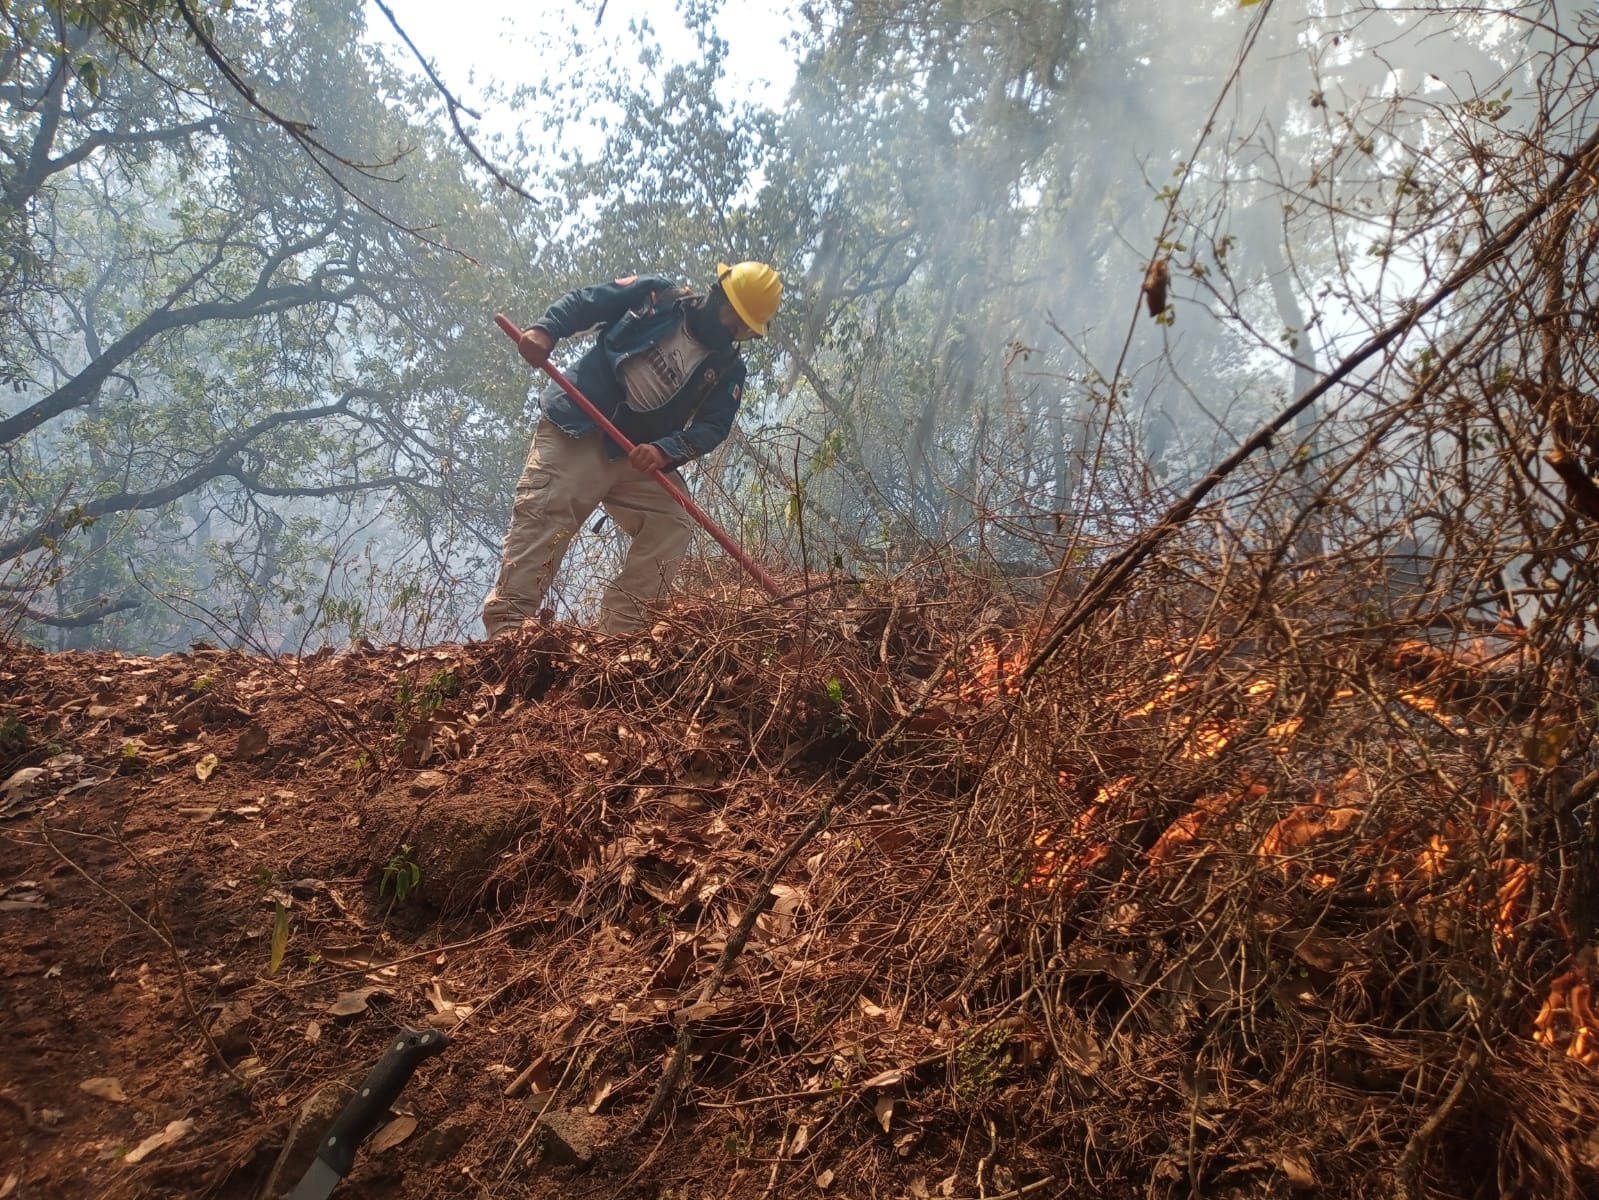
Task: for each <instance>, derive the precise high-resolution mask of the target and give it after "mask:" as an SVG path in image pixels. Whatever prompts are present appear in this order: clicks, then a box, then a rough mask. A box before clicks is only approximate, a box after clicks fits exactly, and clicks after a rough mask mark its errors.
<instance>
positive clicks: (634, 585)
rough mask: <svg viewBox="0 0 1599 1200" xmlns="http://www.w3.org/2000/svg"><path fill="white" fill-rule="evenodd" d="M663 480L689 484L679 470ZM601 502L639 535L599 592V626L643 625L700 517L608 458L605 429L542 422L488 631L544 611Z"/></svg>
mask: <svg viewBox="0 0 1599 1200" xmlns="http://www.w3.org/2000/svg"><path fill="white" fill-rule="evenodd" d="M667 478H668V479H670V480H671V481H672V482H673V483H675V484H676V485H677V486H678V487H679V488H682V487H683V486H684V485H683V477H682V476H681V475H679V474H678V473H677V472H676V471H668V472H667ZM599 505H604V506H605V511H606V513H607V514H608V515H609V516H610V518H611V520H613V521H615V522H616V524H617V526H618V527H619V528H620V529H621V530H622V532H623V533H626V534H627V535H628V536H629V537H631V538H632V539H633V542H632V545H631V546H629V547H628V551H627V560H626V562H624V563H623V564H622V572H621V574H620V575H618V576H617V577H616V578H615V579H614V580H612V581H611V583H610V585H609V586H607V587H606V589H605V594H604V596H603V597H602V598H601V600H600V628H601V629H602V630H603V631H604V632H606V633H625V632H627V631H629V630H632V629H638V628H640V627H641V626H642V625H643V624H644V607H643V606H644V604H645V603H646V602H648V601H651V600H654V599H656V598H657V597H659V596H661V595H662V594H663V593H665V591H666V589H667V588H668V587H669V586H670V585H671V582H672V577H673V576H674V575H676V574H677V568H678V564H680V563H681V562H682V561H683V555H684V554H685V553H686V552H687V550H688V544H689V540H690V539H691V538H692V536H693V534H694V519H693V518H692V517H690V516H689V515H688V513H687V512H685V511H684V510H683V507H682V506H681V505H680V504H678V503H677V501H675V500H673V499H672V498H671V497H670V496H668V495H667V494H666V489H665V488H663V487H661V485H660V484H658V483H656V482H655V480H654V479H653V478H652V477H651V476H649V475H646V474H644V473H643V472H641V471H638V470H635V469H634V467H633V466H632V464H631V463H629V462H628V461H627V459H625V458H618V459H611V458H607V457H606V454H605V438H604V435H603V434H601V433H599V432H594V433H591V434H589V435H588V436H587V437H584V438H571V437H568V436H567V435H566V434H564V433H562V432H561V431H560V430H559V429H557V428H556V427H555V426H554V425H553V424H552V423H551V422H550V421H548V420H541V421H540V422H539V427H538V430H537V431H536V432H535V433H534V435H533V445H532V447H531V448H530V449H529V450H528V455H527V466H526V467H525V468H524V469H523V471H522V477H521V479H519V480H518V481H517V484H516V503H515V504H514V505H513V506H512V508H511V526H510V528H509V529H508V530H506V533H505V551H504V554H503V556H502V559H501V563H500V577H499V579H498V580H497V581H496V582H495V584H494V590H493V591H491V592H490V593H489V596H488V599H487V600H485V601H484V603H483V628H484V629H485V630H487V631H488V635H489V636H490V637H498V636H499V635H500V634H502V633H506V632H509V631H510V630H512V629H515V628H516V627H517V626H519V625H521V624H522V622H524V621H527V620H531V619H532V618H534V617H536V616H538V614H539V610H540V609H541V608H543V606H544V598H545V596H546V595H547V594H548V593H549V590H550V585H551V584H552V583H553V582H554V581H555V573H556V572H557V571H558V570H560V567H561V559H562V558H563V557H564V556H565V554H566V549H567V547H568V546H570V545H571V544H572V539H573V538H575V537H576V536H577V534H578V531H579V530H581V529H582V528H583V522H585V521H587V520H588V519H589V517H590V515H591V514H592V513H593V512H594V509H595V508H596V507H597V506H599Z"/></svg>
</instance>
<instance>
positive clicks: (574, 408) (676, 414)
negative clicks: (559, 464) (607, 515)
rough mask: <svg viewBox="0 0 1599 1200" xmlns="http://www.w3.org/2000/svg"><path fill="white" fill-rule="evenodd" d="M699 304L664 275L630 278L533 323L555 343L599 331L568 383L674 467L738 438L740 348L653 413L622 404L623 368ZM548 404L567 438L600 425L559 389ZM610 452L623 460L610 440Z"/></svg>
mask: <svg viewBox="0 0 1599 1200" xmlns="http://www.w3.org/2000/svg"><path fill="white" fill-rule="evenodd" d="M697 300H698V297H696V296H695V295H694V294H693V293H692V292H691V291H689V289H688V288H686V287H682V286H680V285H678V284H677V283H675V282H674V281H672V280H670V279H666V278H664V277H662V276H660V275H628V276H625V277H624V278H622V279H618V280H616V281H615V282H613V283H602V284H597V285H595V286H594V287H586V288H578V289H577V290H576V291H575V292H568V293H567V294H566V295H564V296H562V297H561V298H560V299H559V300H557V301H556V302H555V303H554V304H552V305H550V307H549V310H548V311H546V312H545V314H544V315H543V316H542V317H540V318H539V319H538V320H537V321H535V322H534V323H533V324H534V327H535V328H538V329H542V330H544V331H545V332H546V333H548V334H549V335H550V337H552V338H554V339H555V340H557V341H559V340H560V339H562V338H568V337H572V336H573V335H575V334H579V333H583V332H586V331H588V330H590V329H597V330H598V332H599V336H598V337H596V338H595V339H594V344H593V345H592V346H590V347H589V348H588V349H587V350H586V351H584V353H583V357H582V358H580V359H578V360H577V363H576V365H575V366H573V367H572V369H571V371H570V372H569V373H568V374H569V377H570V378H571V380H572V382H573V383H574V384H575V385H576V386H577V389H578V390H579V391H580V392H582V393H583V394H584V395H585V396H587V397H588V398H589V399H590V400H591V401H593V402H594V406H595V407H596V408H598V409H599V410H600V411H601V412H602V413H604V414H605V415H606V416H607V417H609V418H611V420H612V421H614V422H615V423H616V426H617V428H618V429H620V430H621V431H622V432H623V433H625V434H626V435H627V436H628V437H629V438H631V439H632V440H633V441H634V442H637V443H640V444H642V443H645V442H653V443H654V444H655V445H656V446H657V447H659V448H660V450H661V453H663V454H665V455H666V457H667V459H668V460H669V463H670V466H676V465H678V464H679V463H684V462H687V461H688V460H689V459H691V458H698V457H699V456H700V455H702V454H707V453H709V452H710V451H711V450H714V449H715V448H716V447H717V446H719V445H721V443H722V441H723V440H724V439H725V438H726V437H727V435H728V434H729V433H730V432H732V429H733V418H734V417H736V416H737V415H738V406H739V402H740V401H741V400H742V399H743V397H744V377H745V375H746V373H747V372H746V371H745V368H744V359H743V356H742V355H740V354H739V352H738V347H737V346H736V345H735V346H730V347H727V348H725V349H721V350H712V351H711V352H710V355H709V356H708V357H707V358H706V359H705V361H704V362H702V363H701V364H700V366H699V369H698V370H697V371H696V372H695V373H694V378H692V379H691V380H689V381H688V382H687V383H685V384H684V385H683V387H682V388H681V389H680V390H679V391H678V393H677V395H675V396H673V397H672V398H671V399H670V400H668V401H667V402H666V403H665V404H663V405H661V407H659V408H657V409H654V410H653V411H651V412H647V413H641V412H636V411H634V410H633V409H631V408H629V407H628V406H627V405H626V404H625V403H624V396H623V385H622V381H621V371H620V368H621V366H622V364H623V363H624V362H626V361H627V360H628V359H629V358H631V357H632V356H634V355H635V354H638V353H640V352H642V351H644V350H647V349H648V348H649V347H651V346H653V345H655V343H657V342H659V341H660V340H661V339H662V338H664V337H666V335H667V334H669V333H671V332H672V331H673V330H675V329H678V328H680V327H681V326H683V325H684V323H685V322H686V321H687V319H688V309H689V306H690V305H692V304H694V303H696V302H697ZM543 403H544V415H545V416H546V417H548V418H549V419H550V420H551V421H553V422H554V423H555V425H556V426H557V427H558V428H559V429H560V430H561V431H562V432H563V433H565V434H567V435H568V436H570V437H575V438H580V437H584V436H586V435H588V434H590V433H592V432H593V431H594V429H595V423H594V419H593V418H592V417H590V416H589V415H588V414H587V413H586V412H584V411H583V410H582V409H581V408H579V407H578V405H577V403H576V402H575V401H573V399H572V398H571V397H570V396H568V395H567V394H566V393H565V392H563V391H559V390H554V394H553V395H547V396H546V397H545V398H544V401H543ZM606 450H607V452H608V453H609V454H610V456H611V457H612V458H619V457H621V454H622V449H621V447H620V446H618V445H617V444H616V443H615V442H613V441H611V439H610V438H607V439H606Z"/></svg>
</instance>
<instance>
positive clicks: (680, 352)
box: [622, 326, 710, 412]
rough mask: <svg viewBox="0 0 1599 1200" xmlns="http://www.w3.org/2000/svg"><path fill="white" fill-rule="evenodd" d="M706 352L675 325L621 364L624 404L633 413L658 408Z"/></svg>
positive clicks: (684, 379) (675, 393) (702, 358)
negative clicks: (624, 395) (675, 327)
mask: <svg viewBox="0 0 1599 1200" xmlns="http://www.w3.org/2000/svg"><path fill="white" fill-rule="evenodd" d="M709 353H710V351H708V350H707V349H706V348H705V347H704V346H702V345H700V344H699V343H698V342H696V341H695V340H694V339H693V338H692V337H690V336H689V332H688V330H687V329H685V328H683V327H681V326H680V327H679V328H678V329H677V330H675V331H674V332H672V333H669V334H667V335H666V337H664V338H662V339H661V340H660V341H659V342H657V343H655V345H653V346H651V347H650V348H649V349H647V350H643V351H640V352H639V353H638V354H635V355H634V356H633V357H632V358H630V359H628V360H627V361H626V362H625V363H623V364H622V386H623V388H624V389H625V391H626V394H627V406H628V407H629V408H631V409H632V410H633V411H634V412H650V411H652V410H653V409H657V408H660V407H661V405H663V404H665V403H666V402H667V401H668V400H670V399H671V398H672V397H673V396H675V395H677V393H678V392H680V391H681V390H682V389H683V385H684V384H685V383H687V382H688V378H689V376H690V375H692V374H693V373H694V370H695V368H696V367H698V366H699V365H700V363H702V362H704V361H705V359H706V357H707V355H709Z"/></svg>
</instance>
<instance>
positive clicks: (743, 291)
mask: <svg viewBox="0 0 1599 1200" xmlns="http://www.w3.org/2000/svg"><path fill="white" fill-rule="evenodd" d="M716 282H717V283H719V284H721V285H722V294H723V295H724V296H726V297H727V302H728V303H729V304H731V305H732V306H733V311H734V312H736V313H737V314H738V315H739V316H740V317H741V318H743V321H744V324H746V325H748V326H749V327H750V328H751V329H753V330H754V331H755V332H756V333H758V334H760V335H761V336H762V337H765V336H766V326H767V324H768V323H769V322H770V321H771V319H772V318H773V317H774V316H776V315H777V305H778V303H779V302H780V301H781V300H782V299H783V281H782V280H781V279H780V278H778V275H777V272H776V271H774V270H773V269H772V268H771V267H769V266H767V265H766V264H765V263H762V262H741V263H738V264H737V265H735V266H731V267H730V266H728V265H727V264H726V263H717V264H716Z"/></svg>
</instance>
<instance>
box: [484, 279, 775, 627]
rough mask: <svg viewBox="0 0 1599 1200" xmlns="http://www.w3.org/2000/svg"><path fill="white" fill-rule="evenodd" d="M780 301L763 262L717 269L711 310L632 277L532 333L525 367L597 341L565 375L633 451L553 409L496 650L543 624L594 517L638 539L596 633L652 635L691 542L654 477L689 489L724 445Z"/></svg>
mask: <svg viewBox="0 0 1599 1200" xmlns="http://www.w3.org/2000/svg"><path fill="white" fill-rule="evenodd" d="M782 293H783V282H782V280H781V279H780V278H778V274H777V272H776V271H775V270H773V269H772V268H771V267H770V266H768V265H767V264H765V263H759V262H741V263H738V264H737V265H736V266H731V267H730V266H728V265H727V264H726V263H718V264H717V268H716V283H715V285H714V286H712V287H711V289H710V290H709V291H708V292H707V293H706V294H705V295H703V296H699V295H696V294H695V293H694V292H693V291H691V290H690V289H689V288H686V287H683V286H681V285H679V284H677V283H676V282H674V281H673V280H670V279H666V278H663V277H661V276H659V275H628V276H624V277H623V278H621V279H617V280H615V281H613V282H611V283H604V284H599V285H597V286H594V287H586V288H579V289H578V290H577V291H574V292H569V293H567V294H566V295H565V296H562V297H561V298H560V299H559V300H557V301H556V302H555V303H554V304H552V305H550V307H549V310H548V311H546V312H545V314H544V315H543V316H542V317H540V318H539V319H538V320H537V321H535V322H534V323H533V324H532V325H531V326H529V327H528V328H527V329H526V330H525V331H523V334H522V344H521V346H520V349H521V351H522V356H523V357H524V358H526V359H527V360H528V361H529V362H531V363H532V364H533V365H534V366H542V365H543V363H544V362H545V361H547V360H548V358H549V356H550V352H551V351H552V350H554V349H555V345H556V343H557V342H559V341H560V340H561V339H562V338H567V337H572V336H574V335H576V334H579V333H583V332H586V331H589V330H596V331H597V336H596V337H595V339H594V342H593V344H592V345H590V346H589V348H588V349H587V350H586V351H585V352H584V353H583V356H582V357H581V358H579V359H578V361H577V364H576V365H575V366H574V367H573V368H572V369H571V371H570V372H569V374H570V376H571V379H572V382H573V383H574V384H575V385H576V386H577V388H578V390H579V391H581V392H583V394H584V395H586V396H587V397H588V398H589V399H590V400H591V401H593V402H594V405H595V406H596V407H597V408H598V409H599V410H600V411H601V412H602V413H604V414H606V416H608V417H610V419H611V420H612V421H613V422H614V423H615V425H616V426H617V428H618V429H619V430H620V431H621V432H622V433H623V434H624V435H626V437H627V438H628V440H629V441H631V442H633V443H634V449H633V451H632V453H631V454H624V453H623V451H622V448H621V447H620V446H618V445H617V444H616V443H615V442H614V441H612V440H611V439H610V438H609V437H608V436H607V435H606V434H605V433H603V432H602V431H601V430H600V429H599V428H598V427H597V426H596V425H595V423H594V420H593V418H591V417H590V416H589V415H588V414H587V413H585V412H584V411H583V410H582V409H581V408H580V407H579V406H578V405H577V404H576V403H574V402H573V401H572V399H571V398H570V397H569V396H567V395H566V393H565V392H562V391H560V390H558V389H557V390H552V391H551V392H550V393H548V394H547V395H546V396H545V397H544V399H543V410H544V412H543V416H542V418H541V419H540V421H539V424H538V429H537V430H536V432H535V433H534V435H533V444H532V447H531V448H530V449H529V450H528V456H527V466H526V467H525V468H524V469H523V471H522V477H521V478H520V479H519V480H518V481H517V485H516V500H515V503H514V504H513V506H512V508H511V524H510V528H509V529H508V530H507V531H506V534H505V548H504V552H503V555H502V560H501V564H500V574H499V578H498V579H497V580H496V581H495V584H494V589H493V591H491V592H490V593H489V595H488V599H487V600H485V601H484V604H483V627H484V629H485V630H486V631H487V632H488V635H489V636H490V637H491V638H492V637H498V636H499V635H500V634H502V633H507V632H509V631H510V630H513V629H516V628H517V627H518V626H520V625H521V624H522V623H523V622H524V621H527V620H530V619H533V618H536V617H537V616H538V615H539V614H540V612H541V610H542V609H543V607H544V600H545V596H546V595H547V594H548V592H549V590H550V585H551V584H552V583H553V582H554V579H555V574H556V572H557V571H558V570H559V569H560V566H561V559H562V557H563V556H564V555H565V554H566V549H567V547H568V546H570V545H571V543H572V539H573V538H574V537H576V536H577V533H578V531H579V530H580V529H581V528H582V527H583V523H584V521H586V520H587V519H588V518H589V516H590V514H592V513H593V511H594V509H595V508H596V507H597V506H603V507H604V509H605V512H606V514H607V515H608V516H609V517H610V518H611V520H613V521H615V522H616V524H617V526H618V527H619V528H620V529H621V530H622V531H623V532H624V533H626V534H627V535H628V536H629V537H630V538H631V539H632V541H631V544H630V545H629V547H628V552H627V559H626V561H625V562H624V563H623V565H622V570H621V573H620V574H619V575H617V577H616V578H615V579H614V580H612V581H611V583H610V584H609V586H607V587H606V589H605V593H604V595H603V596H602V597H601V600H600V629H601V631H602V632H604V633H625V632H628V631H630V630H634V629H638V628H640V627H641V626H642V625H643V624H644V605H645V604H647V603H648V602H649V601H651V600H654V599H656V598H657V597H659V596H661V595H662V594H663V593H664V592H665V591H666V589H667V588H668V587H669V586H670V585H671V582H672V577H673V576H674V575H675V574H676V573H677V568H678V564H679V563H681V562H682V560H683V555H684V553H685V552H686V551H687V550H688V544H689V540H690V537H691V535H692V534H693V532H694V521H693V518H691V517H690V516H689V515H688V513H686V512H685V511H684V510H683V509H682V507H681V506H679V505H678V504H677V503H676V502H675V501H674V500H673V499H672V498H671V497H670V496H669V495H667V493H666V489H665V488H663V487H661V486H660V485H659V484H658V483H656V482H655V481H654V480H653V479H652V478H651V477H650V472H652V471H655V470H661V471H665V472H666V473H667V478H669V479H670V480H671V481H672V482H673V483H675V484H677V485H678V486H679V487H683V479H682V476H680V475H679V474H678V473H677V468H678V467H679V466H681V465H682V464H683V463H685V462H688V461H689V460H690V459H694V458H698V457H699V456H700V455H702V454H706V453H709V452H710V451H711V450H713V449H715V448H716V447H717V446H718V445H720V444H721V443H722V440H723V439H724V438H726V437H727V435H728V433H729V432H730V431H731V430H732V428H733V418H734V417H735V416H736V415H737V413H738V407H739V402H740V400H741V399H742V397H743V393H744V376H745V367H744V358H743V355H742V354H741V353H740V349H739V343H741V342H744V341H748V340H749V339H751V338H757V337H763V336H765V334H766V327H767V325H768V324H769V323H770V321H771V320H772V318H773V316H775V315H776V313H777V306H778V302H779V301H780V300H781V298H782Z"/></svg>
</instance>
